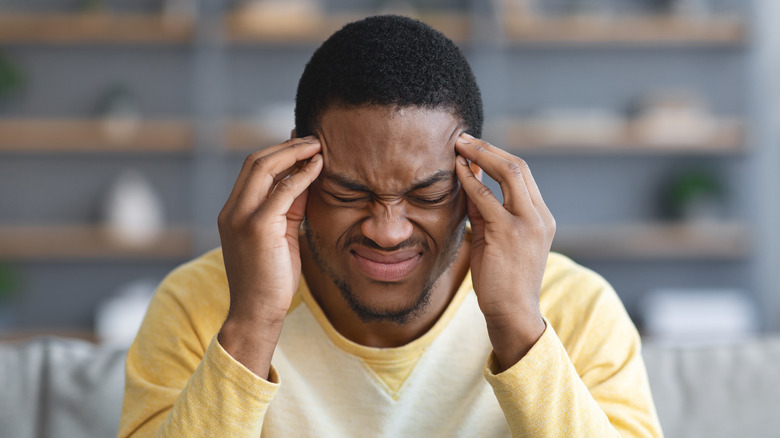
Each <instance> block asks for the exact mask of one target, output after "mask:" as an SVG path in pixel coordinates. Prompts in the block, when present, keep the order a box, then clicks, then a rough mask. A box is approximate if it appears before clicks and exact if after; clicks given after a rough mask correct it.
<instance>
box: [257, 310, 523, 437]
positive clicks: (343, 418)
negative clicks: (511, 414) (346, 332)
mask: <svg viewBox="0 0 780 438" xmlns="http://www.w3.org/2000/svg"><path fill="white" fill-rule="evenodd" d="M472 301H473V302H472ZM288 319H289V320H288ZM288 319H286V320H285V326H284V330H283V333H282V337H281V339H280V342H279V346H278V348H277V351H276V353H275V355H274V367H275V368H276V369H277V371H278V373H279V376H280V378H281V386H280V388H279V392H278V393H277V395H276V397H275V398H274V400H273V402H272V403H271V405H270V407H269V409H268V413H267V414H266V417H265V422H264V426H263V436H264V437H279V436H286V437H289V436H301V437H305V436H317V437H350V436H355V437H358V436H360V437H365V436H375V437H398V436H404V437H415V436H419V437H437V436H443V437H444V436H446V437H458V436H463V437H466V436H469V437H473V436H484V437H490V436H509V430H508V427H507V425H506V420H505V419H504V415H503V413H502V411H501V408H500V406H499V405H498V402H497V400H496V398H495V395H494V394H493V390H492V388H491V387H490V385H488V384H487V382H486V381H485V379H484V377H483V368H484V364H485V361H486V360H487V357H488V355H489V353H490V351H491V346H490V342H489V339H488V336H487V331H486V328H485V324H484V318H483V317H482V315H481V313H480V312H479V309H478V308H477V307H476V300H475V299H474V300H469V299H467V300H466V301H464V303H463V304H462V305H461V308H460V309H459V310H458V312H457V313H456V315H455V317H454V318H453V319H452V320H451V321H449V322H448V324H447V327H446V328H445V329H444V330H443V331H442V332H441V333H440V334H439V335H438V336H437V337H436V338H435V339H434V340H433V341H432V342H431V343H430V344H429V345H427V346H426V348H425V349H424V351H423V352H422V354H421V355H419V358H416V359H412V360H413V362H414V363H413V366H412V367H411V369H410V371H408V372H405V373H404V376H403V378H402V379H401V380H400V381H398V380H397V379H396V380H395V381H393V382H391V383H390V384H388V378H387V376H385V375H383V373H382V372H381V371H380V372H378V371H377V367H376V366H369V364H368V363H367V362H366V361H365V360H364V359H362V358H361V357H359V356H355V355H352V354H349V353H347V352H345V351H344V350H343V349H340V348H339V347H338V346H337V345H336V344H335V343H334V342H333V341H332V340H331V339H330V338H329V337H328V336H327V335H326V334H325V333H324V332H323V330H322V329H321V327H320V325H319V323H318V322H317V321H316V319H315V318H314V317H313V316H312V314H311V313H310V312H309V311H308V309H307V308H306V307H305V306H300V307H299V308H297V309H296V310H295V311H294V313H292V314H291V315H288ZM404 360H406V361H407V362H408V361H409V358H403V357H399V358H398V361H399V363H402V362H403V361H404ZM385 365H387V366H386V367H379V368H380V369H392V368H393V367H392V365H393V364H385Z"/></svg>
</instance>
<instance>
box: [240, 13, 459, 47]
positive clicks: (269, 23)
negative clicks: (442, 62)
mask: <svg viewBox="0 0 780 438" xmlns="http://www.w3.org/2000/svg"><path fill="white" fill-rule="evenodd" d="M371 14H372V12H369V11H366V12H364V13H359V12H351V13H348V14H321V15H313V16H309V15H307V16H286V15H284V14H282V15H280V16H271V17H268V16H266V17H263V16H260V17H254V16H252V15H249V14H246V13H242V12H233V13H231V14H229V15H228V17H227V18H226V19H225V29H226V34H227V39H228V41H230V42H232V43H237V44H282V45H286V44H301V43H309V44H318V43H320V42H322V41H323V40H325V39H326V38H327V37H328V36H330V35H331V34H332V33H333V32H335V31H336V30H338V29H339V28H341V27H342V26H343V25H345V24H347V23H349V22H351V21H355V20H358V19H360V18H362V17H365V16H367V15H371ZM416 18H418V19H420V20H423V21H425V22H426V23H429V24H431V25H432V26H434V27H436V28H437V29H439V30H440V31H441V32H442V33H444V34H445V35H447V36H448V37H449V38H451V39H452V40H453V41H456V42H461V43H462V42H466V41H468V40H469V38H470V36H471V19H470V17H469V16H468V15H466V14H462V13H447V12H430V13H422V14H419V15H418V16H417V17H416Z"/></svg>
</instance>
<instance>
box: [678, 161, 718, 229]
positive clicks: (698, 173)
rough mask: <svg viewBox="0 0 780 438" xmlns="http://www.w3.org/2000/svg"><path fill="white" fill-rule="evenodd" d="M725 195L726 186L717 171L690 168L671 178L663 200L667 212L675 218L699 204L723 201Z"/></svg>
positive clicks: (684, 214)
mask: <svg viewBox="0 0 780 438" xmlns="http://www.w3.org/2000/svg"><path fill="white" fill-rule="evenodd" d="M724 195H725V188H724V186H723V183H722V182H721V180H720V178H718V176H717V174H716V173H715V172H713V171H709V170H704V169H689V170H685V171H683V172H680V173H679V174H677V175H676V176H674V177H672V178H671V179H670V180H669V183H668V185H667V186H666V190H665V191H664V199H663V201H664V204H665V210H666V212H667V214H668V215H669V216H671V217H673V218H675V219H681V218H684V217H685V216H686V215H687V214H689V213H690V210H691V208H692V207H695V206H696V205H697V204H700V203H702V202H707V203H714V204H719V203H721V202H722V201H723V198H724Z"/></svg>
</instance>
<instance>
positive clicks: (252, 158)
mask: <svg viewBox="0 0 780 438" xmlns="http://www.w3.org/2000/svg"><path fill="white" fill-rule="evenodd" d="M316 142H317V138H316V137H314V136H309V137H306V138H291V139H289V140H287V141H285V142H283V143H279V144H277V145H274V146H271V147H269V148H266V149H263V150H260V151H257V152H255V153H252V154H250V155H249V156H247V157H246V159H245V160H244V164H243V166H242V167H241V171H240V172H239V174H238V177H237V178H236V182H235V184H234V185H233V189H232V191H231V192H230V196H228V200H227V202H226V203H225V205H226V206H229V205H232V204H235V202H236V201H237V200H238V197H239V195H240V194H241V191H242V190H243V189H244V186H245V185H246V182H247V180H248V179H249V175H250V173H251V171H252V167H253V166H254V164H255V162H256V161H257V159H258V158H262V157H265V156H267V155H271V154H273V153H276V152H278V151H280V150H282V149H284V148H288V147H290V146H293V145H297V144H300V143H316Z"/></svg>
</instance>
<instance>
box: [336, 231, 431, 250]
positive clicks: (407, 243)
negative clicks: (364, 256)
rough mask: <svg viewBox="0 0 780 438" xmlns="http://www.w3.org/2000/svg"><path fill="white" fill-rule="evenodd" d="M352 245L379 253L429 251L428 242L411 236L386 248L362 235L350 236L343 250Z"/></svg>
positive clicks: (345, 241)
mask: <svg viewBox="0 0 780 438" xmlns="http://www.w3.org/2000/svg"><path fill="white" fill-rule="evenodd" d="M352 245H361V246H365V247H367V248H371V249H376V250H379V251H387V252H392V251H398V250H400V249H404V248H420V247H421V248H422V249H423V250H425V251H428V250H430V247H429V246H428V242H427V241H426V240H425V239H423V238H420V237H417V236H412V237H410V238H408V239H406V240H404V241H403V242H400V243H399V244H397V245H395V246H393V247H390V248H386V247H383V246H381V245H379V244H378V243H376V242H374V241H373V240H371V239H369V238H368V237H366V236H364V235H362V234H353V235H351V236H348V237H347V238H346V239H344V249H345V250H346V249H347V248H349V247H350V246H352Z"/></svg>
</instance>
